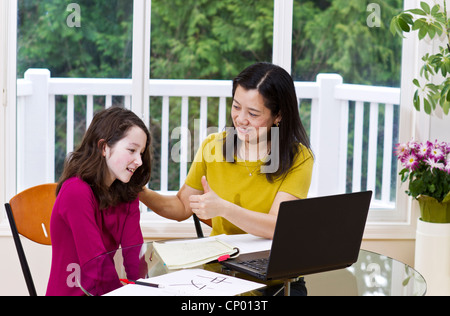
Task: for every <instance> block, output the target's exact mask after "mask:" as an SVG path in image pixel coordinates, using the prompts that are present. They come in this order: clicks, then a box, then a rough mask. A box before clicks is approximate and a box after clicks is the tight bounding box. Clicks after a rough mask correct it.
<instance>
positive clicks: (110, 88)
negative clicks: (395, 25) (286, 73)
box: [3, 0, 412, 238]
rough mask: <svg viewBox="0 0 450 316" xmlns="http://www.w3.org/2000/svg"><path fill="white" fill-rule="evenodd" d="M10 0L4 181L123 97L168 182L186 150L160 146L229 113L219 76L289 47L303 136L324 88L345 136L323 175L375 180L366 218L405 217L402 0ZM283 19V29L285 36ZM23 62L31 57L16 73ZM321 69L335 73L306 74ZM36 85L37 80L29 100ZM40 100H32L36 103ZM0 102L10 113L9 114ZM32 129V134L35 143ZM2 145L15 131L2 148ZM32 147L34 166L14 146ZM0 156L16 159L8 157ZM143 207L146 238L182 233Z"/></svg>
mask: <svg viewBox="0 0 450 316" xmlns="http://www.w3.org/2000/svg"><path fill="white" fill-rule="evenodd" d="M12 2H14V1H12ZM17 4H18V12H19V14H18V34H17V35H18V37H17V40H18V51H17V77H18V81H17V185H16V184H15V183H14V184H13V186H12V187H17V190H19V191H20V190H21V189H22V188H25V187H28V186H31V185H34V184H35V183H33V182H34V181H35V182H38V183H40V182H44V181H56V180H57V178H58V177H59V174H60V172H61V170H62V162H63V159H64V157H65V155H66V154H67V152H70V151H71V150H72V149H73V148H74V147H75V146H76V145H77V144H78V143H79V141H80V140H81V137H82V135H83V134H84V131H85V130H86V127H87V126H88V124H89V119H90V118H92V116H93V114H94V113H95V112H96V111H98V110H100V109H102V108H104V107H109V106H114V105H116V106H124V107H129V108H131V109H132V110H134V111H136V112H137V113H138V114H139V115H141V116H142V117H143V119H144V120H145V121H146V122H148V123H149V126H150V128H151V131H152V134H153V136H154V144H155V148H154V151H155V162H156V163H155V165H154V172H153V175H152V180H151V184H150V185H151V187H152V188H153V189H155V190H161V191H162V192H166V193H169V192H174V191H177V190H178V188H179V187H180V184H182V183H183V174H185V173H186V172H187V170H189V163H188V162H184V161H182V162H177V161H174V160H173V159H171V158H173V157H172V156H171V154H172V151H173V150H175V151H176V150H177V146H180V144H181V143H182V144H183V145H182V146H184V144H187V146H188V147H189V148H190V151H191V152H190V154H191V157H192V158H193V155H195V150H196V148H197V147H198V146H199V143H200V141H201V139H202V137H203V136H202V135H203V133H205V132H206V131H207V130H208V132H213V131H217V130H218V129H219V130H220V129H221V128H223V127H224V126H227V125H229V124H230V122H229V110H227V108H229V102H230V99H229V98H230V96H231V81H230V80H231V79H232V78H234V77H235V76H236V75H237V74H238V73H239V72H240V71H241V70H242V69H244V68H245V67H246V66H248V65H250V64H252V63H254V62H257V61H271V60H274V61H278V59H280V60H282V61H283V64H284V65H287V62H286V60H285V59H286V56H289V58H288V60H291V65H292V68H291V72H292V74H293V77H294V79H295V81H296V85H297V92H298V93H299V99H300V101H301V103H300V111H301V116H302V119H303V120H304V123H305V125H306V126H307V127H308V128H309V130H310V133H311V138H312V139H313V140H314V139H316V140H322V139H326V136H327V135H325V134H324V131H326V130H325V129H323V124H324V122H322V121H320V120H318V119H317V117H320V115H323V117H326V114H327V113H324V110H323V109H321V108H320V106H321V103H323V102H325V101H323V100H324V99H323V97H326V98H328V97H333V98H334V99H333V101H332V102H333V104H334V103H335V104H336V105H337V106H338V107H339V109H340V110H339V111H338V115H336V116H333V115H332V119H333V118H337V117H339V118H341V119H342V118H345V119H344V120H343V121H342V122H343V125H342V128H341V130H340V131H339V134H340V135H341V136H343V137H341V138H338V139H345V140H346V141H345V143H344V142H342V143H340V144H339V145H338V147H342V148H344V147H345V150H342V153H340V154H339V155H337V156H339V157H338V159H335V160H339V161H340V162H339V164H338V167H337V169H335V170H340V171H339V172H340V173H342V174H340V175H339V176H338V177H335V176H334V175H332V177H334V178H336V179H338V182H339V183H337V184H336V187H338V188H339V190H341V189H342V191H343V192H345V191H356V190H365V189H373V190H374V192H375V197H376V199H377V200H378V201H380V204H379V205H375V206H380V205H381V206H380V207H381V208H380V210H374V211H373V212H371V213H372V215H373V216H372V217H371V219H370V221H371V223H374V224H377V223H381V225H379V227H380V228H379V229H380V230H381V229H383V228H385V226H383V223H386V222H388V223H389V225H392V224H396V223H399V225H404V224H407V225H408V219H406V218H405V214H406V216H408V215H409V213H408V212H409V208H408V206H407V205H406V204H407V203H406V202H405V203H403V202H404V201H403V202H402V203H403V204H402V205H401V207H397V208H396V207H395V206H396V205H395V203H396V201H397V202H398V197H397V199H396V189H397V185H396V183H395V180H396V179H397V172H396V170H395V168H396V163H395V159H394V158H393V157H392V152H391V150H392V144H395V143H396V142H397V139H398V134H399V123H398V122H399V120H400V118H402V119H403V120H409V116H408V115H406V116H405V115H404V113H403V114H402V112H401V110H400V109H399V107H398V104H399V99H400V91H399V86H400V67H401V66H400V62H401V56H400V52H401V51H402V50H401V45H402V42H401V40H400V39H398V38H393V37H391V35H390V34H389V32H388V29H387V25H388V23H389V20H390V17H391V16H392V15H394V14H395V13H397V12H398V11H400V9H401V6H402V0H382V1H377V3H363V2H361V1H359V0H350V1H348V0H346V1H344V0H320V1H312V0H262V1H260V0H245V1H242V0H241V1H237V0H224V1H206V2H205V1H194V0H192V1H182V0H174V1H172V2H171V5H170V6H169V5H168V4H167V1H162V0H152V1H150V0H143V1H129V0H113V1H111V0H108V1H106V0H104V1H103V0H102V1H95V2H93V1H88V0H79V1H74V2H72V4H70V5H69V3H68V2H67V1H63V0H44V1H39V2H36V1H31V0H17ZM291 4H292V7H290V6H291ZM374 4H375V6H371V5H374ZM3 7H4V6H3ZM292 9H293V14H291V10H292ZM150 12H151V15H150ZM277 12H278V13H277ZM280 12H281V13H280ZM291 15H292V16H293V20H292V21H293V23H292V24H293V25H292V26H291V20H290V19H289V16H291ZM10 16H11V19H14V18H15V17H14V18H13V16H14V14H10ZM378 26H379V27H378ZM290 29H292V34H293V36H292V41H290V40H289V38H290V36H287V35H288V34H289V31H290ZM280 30H283V31H284V32H285V33H282V32H281V33H280ZM150 35H151V36H150ZM274 47H275V48H274ZM280 52H281V54H280ZM279 55H282V57H278V56H279ZM14 67H15V66H14ZM32 68H33V69H35V68H40V69H41V70H39V71H35V72H33V71H31V72H29V73H28V74H27V71H28V70H29V69H32ZM42 69H47V72H45V70H44V71H42ZM324 73H338V74H339V75H340V77H333V76H331V77H327V76H325V77H320V78H317V75H318V74H324ZM36 75H38V76H37V77H36ZM86 78H89V80H87V79H86ZM330 78H331V80H330ZM149 79H150V80H149ZM35 82H37V83H39V88H38V86H34V84H35ZM330 82H334V83H333V86H332V88H331V89H332V90H324V89H323V87H322V86H321V85H322V84H324V83H330ZM372 85H373V86H376V87H375V88H374V89H372V87H371V86H372ZM174 87H176V89H174ZM380 87H381V88H380ZM327 89H330V88H329V87H328V88H327ZM380 89H383V90H380ZM175 90H176V91H175ZM330 91H331V92H330ZM380 91H382V93H380ZM36 92H41V95H40V96H39V98H38V99H34V98H35V97H37V96H35V95H34V93H36ZM44 92H45V93H44ZM386 95H387V96H388V97H384V96H386ZM359 96H360V97H359ZM369 96H370V97H369ZM380 96H383V98H381V100H380ZM321 98H322V99H321ZM321 100H322V101H321ZM392 100H395V101H392ZM29 104H33V107H31V106H29ZM38 104H39V106H42V109H44V111H42V110H37V108H36V107H37V106H38ZM25 109H26V110H25ZM14 111H15V109H14ZM33 111H34V112H33ZM34 113H35V114H34ZM7 115H8V118H13V117H15V116H16V113H8V114H7ZM318 115H319V116H318ZM329 116H330V113H328V119H329ZM26 117H28V121H26V120H25V118H26ZM36 118H38V119H36ZM36 121H37V122H38V123H36ZM411 122H412V119H411ZM50 123H51V124H50ZM33 124H34V125H33ZM52 124H53V126H54V127H53V128H52V127H51V128H49V129H48V128H47V126H52ZM320 124H322V125H320ZM408 124H412V123H410V122H408ZM180 126H181V127H186V128H187V130H188V131H189V133H190V138H189V139H186V138H185V139H183V137H182V136H177V135H176V134H174V130H176V128H177V127H180ZM210 127H214V128H215V130H214V129H208V128H210ZM328 127H329V126H327V129H328ZM386 127H387V128H388V129H389V130H387V129H386ZM11 130H16V128H15V126H14V127H12V129H11ZM408 130H409V129H408ZM401 132H402V131H400V133H401ZM320 133H322V135H320ZM36 135H44V136H43V137H42V136H41V137H42V139H41V141H43V142H44V145H41V143H40V142H38V141H36ZM329 136H333V137H334V136H336V135H329ZM403 137H405V132H403ZM386 139H389V141H390V143H391V145H389V142H386ZM14 142H15V140H14ZM37 144H39V146H37ZM316 144H319V143H316ZM313 145H314V142H313ZM182 146H181V147H182ZM14 147H15V143H14V144H13V145H12V146H10V147H9V148H14ZM181 147H180V148H179V149H180V150H181ZM322 147H323V149H322V148H319V149H318V150H317V152H316V153H321V154H320V155H318V157H325V156H327V155H326V150H327V149H326V146H322ZM185 150H186V148H185ZM323 153H325V154H323ZM30 156H33V157H34V158H35V159H33V160H34V161H33V163H34V165H30V161H29V160H27V159H26V157H30ZM327 159H328V160H329V161H331V158H329V157H327ZM389 164H390V166H389V167H386V166H387V165H389ZM13 165H14V166H13ZM9 166H12V167H13V168H12V170H13V171H14V172H15V169H16V167H15V162H14V163H10V165H9ZM322 166H323V164H322ZM341 167H342V168H341ZM14 172H13V173H14ZM387 179H389V181H387ZM15 181H16V180H15V179H14V182H15ZM328 184H329V183H328ZM333 185H334V184H333ZM325 187H326V186H323V185H322V186H320V185H319V182H316V184H315V186H314V189H315V190H316V191H315V192H313V193H315V194H321V193H323V192H325V190H324V189H326V188H325ZM327 187H331V185H327ZM321 190H322V191H321ZM386 205H387V206H386ZM404 206H405V207H404ZM381 209H382V211H381ZM398 209H402V211H401V212H402V213H401V214H398V213H396V210H398ZM147 215H151V214H145V216H144V219H145V220H152V221H154V222H152V225H149V227H148V234H151V235H152V237H155V236H158V237H162V238H163V237H169V236H180V237H181V236H183V234H184V232H186V231H187V227H188V226H189V227H191V224H186V230H183V229H184V228H183V229H182V231H183V232H182V233H180V235H177V234H171V233H170V232H169V233H168V232H167V231H165V229H166V228H167V227H168V226H167V225H166V224H164V225H166V226H164V225H163V226H158V224H156V226H154V224H155V223H157V222H158V221H159V219H156V218H152V217H151V216H149V217H146V216H147ZM170 224H173V225H174V226H175V225H178V226H177V227H180V226H179V223H170ZM150 226H151V227H150ZM169 226H170V225H169ZM183 227H184V226H183ZM155 229H156V233H155ZM189 229H190V228H189ZM377 229H378V228H377ZM161 231H163V232H162V233H160V232H161ZM158 234H160V235H158Z"/></svg>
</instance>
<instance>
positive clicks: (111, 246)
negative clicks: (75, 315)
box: [47, 178, 144, 296]
mask: <svg viewBox="0 0 450 316" xmlns="http://www.w3.org/2000/svg"><path fill="white" fill-rule="evenodd" d="M139 221H140V212H139V199H136V200H135V201H133V202H130V203H123V204H120V205H118V206H115V207H110V208H108V209H105V210H99V205H98V202H97V200H96V198H95V196H94V193H93V191H92V189H91V188H90V186H89V185H88V184H87V183H86V182H84V181H82V180H81V179H79V178H70V179H68V180H67V181H65V182H64V184H63V185H62V187H61V190H60V192H59V194H58V196H57V198H56V202H55V205H54V207H53V212H52V217H51V222H50V234H51V239H52V266H51V272H50V279H49V283H48V287H47V295H48V296H77V295H84V293H83V291H82V290H81V289H80V288H79V287H78V286H77V285H76V277H78V278H79V275H80V271H81V269H82V268H83V265H85V264H86V263H87V262H89V260H91V259H93V258H95V257H97V256H99V255H102V254H104V253H106V252H111V251H115V250H117V249H118V248H119V246H121V247H122V248H125V247H130V246H134V245H139V244H142V243H143V241H144V240H143V237H142V232H141V228H140V224H139ZM136 265H138V263H136ZM98 270H99V271H94V272H89V273H91V274H92V273H102V274H105V273H109V274H110V277H111V281H110V282H109V284H105V283H104V282H103V284H101V282H99V284H96V285H95V286H96V287H97V289H96V291H97V293H94V294H105V293H107V292H108V291H110V290H112V289H114V288H117V287H120V283H119V280H118V277H117V275H116V274H115V269H114V266H113V264H112V263H109V266H108V264H106V265H104V266H102V267H101V268H98ZM81 274H83V273H81ZM134 277H137V276H134ZM129 278H130V279H131V277H129ZM93 279H95V277H93Z"/></svg>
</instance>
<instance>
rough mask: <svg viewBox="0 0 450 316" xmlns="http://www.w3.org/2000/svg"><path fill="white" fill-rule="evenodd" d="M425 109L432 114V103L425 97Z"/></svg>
mask: <svg viewBox="0 0 450 316" xmlns="http://www.w3.org/2000/svg"><path fill="white" fill-rule="evenodd" d="M423 109H424V110H425V113H427V114H428V115H430V114H431V104H430V102H429V101H428V100H427V98H424V99H423Z"/></svg>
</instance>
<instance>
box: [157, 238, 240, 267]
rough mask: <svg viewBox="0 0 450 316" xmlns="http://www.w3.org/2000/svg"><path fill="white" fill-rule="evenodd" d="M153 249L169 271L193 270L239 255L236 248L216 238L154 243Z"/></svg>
mask: <svg viewBox="0 0 450 316" xmlns="http://www.w3.org/2000/svg"><path fill="white" fill-rule="evenodd" d="M153 248H154V249H155V250H156V252H157V253H158V255H159V256H160V257H161V260H162V261H163V262H164V264H165V265H166V266H167V268H168V269H170V270H175V269H185V268H193V267H197V266H200V265H202V264H205V263H208V262H212V261H215V260H219V261H223V260H226V259H228V258H232V257H236V256H237V255H238V254H239V249H238V248H237V247H233V246H231V245H229V244H228V243H226V242H224V241H221V240H219V239H217V238H205V239H196V240H192V241H181V242H165V243H159V242H154V243H153Z"/></svg>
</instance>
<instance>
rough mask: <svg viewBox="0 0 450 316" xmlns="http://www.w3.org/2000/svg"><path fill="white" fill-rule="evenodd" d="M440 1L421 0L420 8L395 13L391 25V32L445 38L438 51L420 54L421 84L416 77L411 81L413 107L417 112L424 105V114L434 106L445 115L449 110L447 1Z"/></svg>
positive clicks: (433, 108)
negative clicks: (412, 85) (412, 32)
mask: <svg viewBox="0 0 450 316" xmlns="http://www.w3.org/2000/svg"><path fill="white" fill-rule="evenodd" d="M443 3H444V4H443V7H442V6H441V5H440V4H435V5H434V6H433V7H430V5H429V4H428V3H426V2H421V3H420V8H417V9H412V10H406V11H403V12H401V13H400V14H399V15H397V16H395V17H394V18H393V19H392V21H391V26H390V30H391V32H392V34H394V35H396V34H397V35H400V36H402V37H404V36H403V32H411V31H418V36H419V40H424V39H426V37H427V35H428V36H429V38H430V39H431V40H433V39H434V38H435V37H436V36H438V37H442V39H443V41H444V46H441V47H440V49H439V53H437V54H433V55H430V54H425V56H423V58H422V60H423V61H424V65H423V67H422V68H421V70H420V76H421V77H422V79H424V80H422V83H421V81H420V80H419V79H414V81H413V83H414V85H415V86H416V87H417V91H416V93H415V95H414V100H413V103H414V107H415V108H416V110H418V111H420V109H421V107H422V104H423V108H424V110H425V112H426V113H427V114H431V113H432V111H434V110H435V109H436V107H437V106H440V107H441V108H442V110H443V112H444V113H445V114H446V115H447V114H448V113H449V111H450V44H449V43H450V18H449V17H448V16H447V12H448V11H447V0H444V1H443ZM445 42H446V43H445ZM441 75H442V77H443V79H442V78H440V76H441ZM435 82H439V83H438V84H436V83H435Z"/></svg>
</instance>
